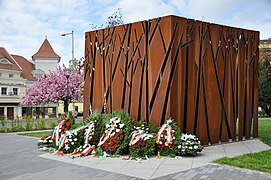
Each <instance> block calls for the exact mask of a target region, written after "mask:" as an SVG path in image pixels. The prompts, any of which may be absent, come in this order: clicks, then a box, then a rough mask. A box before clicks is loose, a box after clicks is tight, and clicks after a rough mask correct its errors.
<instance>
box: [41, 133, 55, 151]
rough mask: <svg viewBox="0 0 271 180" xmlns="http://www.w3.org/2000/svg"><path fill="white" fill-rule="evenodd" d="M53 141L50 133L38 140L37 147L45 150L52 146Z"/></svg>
mask: <svg viewBox="0 0 271 180" xmlns="http://www.w3.org/2000/svg"><path fill="white" fill-rule="evenodd" d="M53 145H54V143H53V140H52V136H51V135H47V136H44V137H42V138H41V139H40V140H38V147H39V148H40V149H42V150H47V149H48V148H49V147H53Z"/></svg>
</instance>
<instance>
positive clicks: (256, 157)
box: [214, 119, 271, 173]
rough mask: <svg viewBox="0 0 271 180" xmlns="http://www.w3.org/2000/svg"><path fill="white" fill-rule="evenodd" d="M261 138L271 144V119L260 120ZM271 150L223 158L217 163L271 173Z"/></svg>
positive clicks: (216, 161)
mask: <svg viewBox="0 0 271 180" xmlns="http://www.w3.org/2000/svg"><path fill="white" fill-rule="evenodd" d="M258 125H259V139H260V140H261V141H263V142H264V143H266V144H268V145H269V146H271V136H270V134H271V119H269V120H267V119H265V120H260V121H259V124H258ZM270 159H271V150H268V151H262V152H258V153H250V154H244V155H242V156H237V157H233V158H227V157H224V158H221V159H218V160H215V161H214V162H215V163H219V164H227V165H230V166H237V167H240V168H246V169H252V170H257V171H263V172H268V173H271V161H270Z"/></svg>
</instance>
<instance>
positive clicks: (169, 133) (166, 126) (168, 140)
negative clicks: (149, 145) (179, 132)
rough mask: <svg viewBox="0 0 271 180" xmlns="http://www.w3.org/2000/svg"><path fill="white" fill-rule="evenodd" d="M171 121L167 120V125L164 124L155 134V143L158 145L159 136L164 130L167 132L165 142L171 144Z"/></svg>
mask: <svg viewBox="0 0 271 180" xmlns="http://www.w3.org/2000/svg"><path fill="white" fill-rule="evenodd" d="M171 124H172V120H171V119H169V120H167V123H166V124H163V125H162V127H161V128H160V129H159V131H158V133H157V136H156V143H159V141H160V139H161V135H162V134H163V132H164V130H166V132H167V135H166V142H167V143H172V140H173V138H172V133H171V132H172V130H173V129H172V126H171Z"/></svg>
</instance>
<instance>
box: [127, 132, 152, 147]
mask: <svg viewBox="0 0 271 180" xmlns="http://www.w3.org/2000/svg"><path fill="white" fill-rule="evenodd" d="M131 135H132V138H131V140H130V143H129V146H133V145H135V144H136V143H137V142H138V141H139V140H140V139H144V138H150V137H153V136H152V135H150V134H146V133H143V131H142V130H140V131H139V130H135V131H133V132H132V134H131Z"/></svg>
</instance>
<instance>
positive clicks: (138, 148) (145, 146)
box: [129, 124, 155, 158]
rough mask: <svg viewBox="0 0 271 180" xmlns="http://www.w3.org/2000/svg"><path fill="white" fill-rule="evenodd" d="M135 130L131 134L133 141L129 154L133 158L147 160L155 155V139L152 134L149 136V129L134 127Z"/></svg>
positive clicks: (142, 126)
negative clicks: (146, 158)
mask: <svg viewBox="0 0 271 180" xmlns="http://www.w3.org/2000/svg"><path fill="white" fill-rule="evenodd" d="M134 128H135V130H134V131H133V132H132V134H131V140H130V143H129V146H130V148H129V152H130V156H131V157H132V158H145V157H146V156H147V157H148V156H150V155H152V154H154V150H155V137H154V136H153V135H152V134H148V132H149V128H148V127H147V128H146V127H144V124H142V125H141V127H134Z"/></svg>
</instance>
